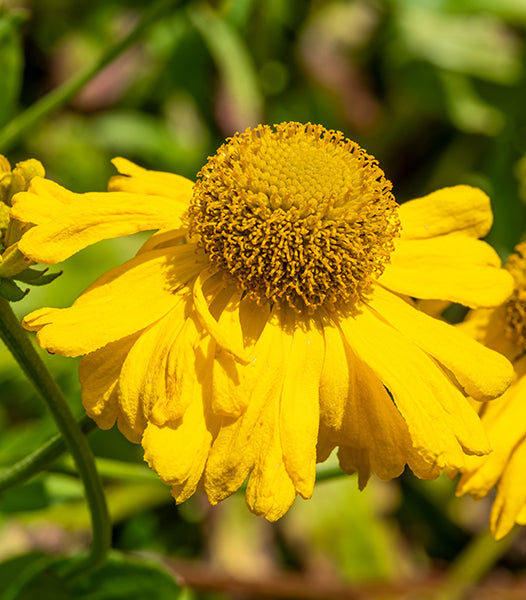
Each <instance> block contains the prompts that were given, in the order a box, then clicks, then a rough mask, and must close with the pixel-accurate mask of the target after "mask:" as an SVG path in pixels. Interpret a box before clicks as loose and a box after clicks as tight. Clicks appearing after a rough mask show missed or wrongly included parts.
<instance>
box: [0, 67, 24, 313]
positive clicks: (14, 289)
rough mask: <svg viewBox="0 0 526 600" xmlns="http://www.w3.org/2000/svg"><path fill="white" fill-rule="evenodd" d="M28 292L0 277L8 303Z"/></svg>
mask: <svg viewBox="0 0 526 600" xmlns="http://www.w3.org/2000/svg"><path fill="white" fill-rule="evenodd" d="M0 80H1V77H0ZM28 292H29V289H26V290H21V289H20V288H19V287H18V286H17V285H16V283H15V282H14V281H12V280H11V279H6V278H5V277H0V296H1V297H2V298H5V299H6V300H8V301H9V302H18V301H19V300H22V298H23V297H24V296H25V295H26V294H27V293H28Z"/></svg>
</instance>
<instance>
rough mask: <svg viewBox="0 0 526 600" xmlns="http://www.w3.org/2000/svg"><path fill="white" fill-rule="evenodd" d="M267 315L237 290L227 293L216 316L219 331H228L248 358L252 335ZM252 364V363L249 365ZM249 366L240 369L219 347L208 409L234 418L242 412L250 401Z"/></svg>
mask: <svg viewBox="0 0 526 600" xmlns="http://www.w3.org/2000/svg"><path fill="white" fill-rule="evenodd" d="M218 300H219V299H218ZM247 305H249V306H248V307H247ZM210 308H211V311H212V310H215V307H214V306H211V307H210ZM247 308H248V310H247ZM268 316H269V311H268V309H266V308H263V307H260V306H257V305H256V304H255V303H254V302H252V301H250V300H247V298H243V297H242V293H241V292H239V291H236V292H235V294H234V295H231V292H230V295H229V296H228V300H227V303H226V306H225V308H224V309H223V310H222V312H221V314H220V316H219V319H218V325H219V328H220V329H221V330H223V331H228V332H229V333H228V335H229V338H230V339H232V340H235V345H236V347H237V348H244V349H247V348H249V349H250V350H249V352H250V354H251V355H252V351H253V346H254V343H255V341H256V339H257V338H255V337H254V332H258V333H257V336H259V330H260V328H261V325H262V323H263V324H264V323H265V322H266V319H267V317H268ZM252 363H253V361H252V362H251V363H249V365H250V364H252ZM249 365H247V367H246V368H244V366H243V365H241V364H240V363H239V361H236V360H235V359H234V357H233V356H232V354H230V353H229V352H226V351H225V350H223V349H222V348H221V347H219V348H218V351H217V354H216V360H215V361H214V374H213V386H214V395H213V400H212V408H213V410H214V412H215V413H216V414H222V415H225V416H230V417H237V416H240V415H241V414H242V413H243V412H244V411H245V410H246V408H247V406H248V404H249V402H250V401H251V399H250V394H249V393H247V389H246V386H247V382H246V374H247V373H248V372H252V371H253V369H250V368H249Z"/></svg>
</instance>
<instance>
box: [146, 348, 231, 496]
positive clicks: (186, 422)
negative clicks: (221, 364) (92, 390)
mask: <svg viewBox="0 0 526 600" xmlns="http://www.w3.org/2000/svg"><path fill="white" fill-rule="evenodd" d="M199 351H200V353H201V354H202V356H203V360H204V363H205V365H203V369H202V371H201V374H202V375H203V376H204V377H205V379H204V380H199V379H198V377H195V378H194V382H195V387H194V394H193V397H192V402H191V403H190V406H188V409H187V410H186V412H185V414H184V416H183V418H182V419H181V421H180V423H179V424H178V425H177V426H165V427H159V426H157V425H155V424H154V423H152V422H150V423H148V425H147V427H146V430H145V432H144V436H143V439H142V445H143V448H144V458H145V460H146V461H147V462H148V464H149V465H150V467H152V469H154V470H155V471H156V472H157V473H158V474H159V476H160V477H161V479H162V480H163V481H164V482H165V483H167V484H168V485H170V486H172V494H173V496H174V498H175V500H176V502H177V503H180V502H184V500H186V499H188V498H189V497H190V496H191V495H192V494H193V493H194V492H195V490H196V488H197V485H198V484H199V481H200V479H201V475H202V473H203V469H204V467H205V464H206V460H207V457H208V452H209V450H210V446H211V444H212V440H213V438H214V436H215V435H216V433H217V430H218V428H219V426H220V420H219V419H218V418H217V417H214V416H213V414H212V411H211V409H210V400H209V399H210V386H211V381H210V380H211V377H210V374H211V371H212V362H213V360H214V352H215V342H214V341H213V340H211V339H210V338H207V339H206V340H205V341H204V342H203V344H202V345H201V346H200V349H199Z"/></svg>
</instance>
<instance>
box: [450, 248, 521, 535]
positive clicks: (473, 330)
mask: <svg viewBox="0 0 526 600" xmlns="http://www.w3.org/2000/svg"><path fill="white" fill-rule="evenodd" d="M505 267H506V269H507V270H508V271H509V272H510V273H511V274H512V275H513V278H514V281H515V289H514V291H513V294H512V296H511V298H510V299H509V300H507V301H506V302H505V303H503V304H502V305H501V306H499V307H498V308H496V309H491V310H489V309H486V310H482V309H478V310H475V311H472V313H471V314H470V315H468V318H467V319H466V321H465V322H464V323H463V324H462V325H461V328H462V329H464V331H465V332H467V333H470V334H471V335H472V336H473V337H475V338H476V339H478V340H479V341H481V342H483V343H484V344H486V345H487V346H488V347H489V348H494V349H496V350H498V351H499V352H502V353H503V354H504V355H505V356H507V357H508V358H509V359H510V360H511V361H513V366H514V368H515V381H514V382H513V383H512V385H511V386H510V388H509V389H508V390H507V391H506V392H505V393H504V394H503V395H502V396H501V397H500V398H497V399H496V400H492V401H491V402H488V403H483V404H482V405H480V414H481V419H482V423H483V424H484V427H485V429H486V431H487V432H488V436H489V439H490V443H491V446H492V449H493V451H492V453H491V454H490V455H488V456H485V457H484V458H479V457H470V458H469V459H468V460H467V461H466V465H465V467H464V468H463V469H462V477H461V479H460V481H459V484H458V490H457V493H458V495H462V494H466V493H470V494H472V495H473V496H474V497H475V498H477V499H479V498H483V497H484V496H486V494H488V493H489V492H490V490H492V489H493V488H494V487H496V488H497V495H496V498H495V500H494V502H493V507H492V511H491V517H490V528H491V531H492V533H493V535H494V536H495V537H496V538H497V539H501V538H502V537H504V536H505V535H506V534H507V533H509V531H510V530H511V529H512V527H513V525H514V524H515V523H518V524H520V525H526V484H525V473H526V243H524V242H523V243H522V244H519V245H518V246H517V247H516V248H515V251H514V253H513V254H511V255H510V257H509V258H508V260H507V261H506V264H505Z"/></svg>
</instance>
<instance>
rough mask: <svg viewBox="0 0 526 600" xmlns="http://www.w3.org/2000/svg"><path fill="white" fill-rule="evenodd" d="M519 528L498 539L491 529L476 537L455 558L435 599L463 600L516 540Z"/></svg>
mask: <svg viewBox="0 0 526 600" xmlns="http://www.w3.org/2000/svg"><path fill="white" fill-rule="evenodd" d="M519 532H520V529H519V528H517V527H516V528H515V530H513V531H511V532H510V533H508V535H507V536H506V537H505V538H504V539H502V540H499V541H496V540H495V539H494V538H493V536H492V535H491V533H490V532H489V531H484V532H483V533H481V534H480V535H479V536H477V537H476V538H474V539H473V540H472V541H471V542H470V544H469V545H468V546H467V547H466V549H465V550H464V551H463V552H462V554H460V556H459V557H458V558H457V559H456V560H455V562H454V563H453V565H452V567H451V569H450V570H449V573H448V575H447V577H446V579H445V582H444V584H443V585H442V587H441V589H440V591H439V592H438V594H437V595H436V597H435V600H461V599H462V598H465V597H466V593H467V592H468V591H469V590H470V589H471V588H472V587H473V586H475V585H476V584H477V583H479V581H480V580H481V579H482V578H483V577H484V575H486V573H488V571H489V570H490V569H491V568H492V567H493V566H494V565H495V563H496V562H497V561H498V560H499V558H500V557H501V556H503V555H504V554H505V553H506V551H507V550H508V549H509V548H510V546H511V545H512V543H513V542H514V541H515V540H516V538H517V535H518V533H519Z"/></svg>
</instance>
